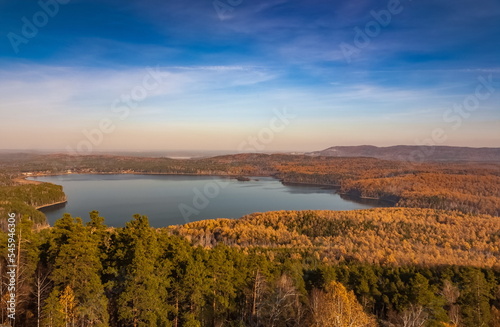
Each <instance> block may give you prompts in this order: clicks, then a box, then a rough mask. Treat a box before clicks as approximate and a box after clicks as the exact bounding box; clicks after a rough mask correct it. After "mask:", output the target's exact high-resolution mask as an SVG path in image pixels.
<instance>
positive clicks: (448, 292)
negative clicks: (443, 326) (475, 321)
mask: <svg viewBox="0 0 500 327" xmlns="http://www.w3.org/2000/svg"><path fill="white" fill-rule="evenodd" d="M441 295H442V296H443V297H444V299H445V300H446V304H447V306H448V317H449V318H450V321H451V323H453V324H454V325H455V326H460V306H459V305H458V304H457V300H458V298H459V297H460V290H459V289H458V287H457V286H455V285H453V283H452V282H450V281H449V280H445V281H444V284H443V289H442V290H441Z"/></svg>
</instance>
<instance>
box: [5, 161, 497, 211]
mask: <svg viewBox="0 0 500 327" xmlns="http://www.w3.org/2000/svg"><path fill="white" fill-rule="evenodd" d="M68 172H71V173H114V174H116V173H126V174H131V173H135V174H190V175H219V176H235V177H236V176H272V177H275V178H278V179H280V180H281V181H282V182H283V183H302V184H321V185H329V186H335V187H338V188H339V191H340V192H341V193H343V194H346V195H348V196H350V197H354V198H356V197H361V198H375V199H379V200H383V201H385V202H387V203H389V204H391V205H396V206H400V207H413V208H432V209H444V210H455V211H460V212H464V213H474V214H489V215H494V216H499V215H500V163H495V162H485V163H481V162H423V163H418V162H405V161H395V160H381V159H375V158H365V157H359V158H356V157H348V158H343V157H321V156H307V155H287V154H273V155H268V154H237V155H226V156H218V157H212V158H197V159H170V158H153V157H124V156H111V155H88V156H70V155H63V154H52V155H36V154H17V155H10V156H9V155H5V154H4V155H0V185H4V186H6V187H7V188H8V189H10V188H12V187H14V186H16V185H15V184H16V182H13V180H14V181H15V180H16V178H17V179H19V178H20V177H21V178H22V177H24V176H25V175H23V174H28V173H29V174H34V175H37V174H39V175H43V174H66V173H68ZM25 187H26V186H25ZM45 187H49V186H45ZM27 188H29V187H27ZM1 191H2V190H0V192H1ZM3 192H6V189H4V190H3ZM9 192H10V193H13V192H15V191H14V190H13V191H9ZM55 192H57V191H56V190H42V189H41V188H40V189H33V190H32V191H30V193H31V198H32V199H35V200H32V201H35V202H36V203H38V204H40V205H42V204H41V203H42V202H43V204H48V203H52V202H51V199H49V197H48V196H47V195H48V194H49V193H50V194H54V193H55ZM54 197H57V198H59V199H62V198H63V197H64V195H63V194H62V191H60V194H59V195H54ZM44 201H46V202H44ZM23 202H24V203H26V204H27V205H29V206H32V204H30V203H27V202H26V201H23ZM0 208H1V204H0ZM0 210H1V209H0Z"/></svg>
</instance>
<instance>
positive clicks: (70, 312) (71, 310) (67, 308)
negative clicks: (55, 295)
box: [59, 285, 77, 326]
mask: <svg viewBox="0 0 500 327" xmlns="http://www.w3.org/2000/svg"><path fill="white" fill-rule="evenodd" d="M59 302H60V303H61V307H62V313H63V314H64V317H65V320H66V324H67V325H69V326H73V325H74V322H75V317H76V305H77V303H76V300H75V293H74V292H73V289H72V288H71V287H70V286H69V285H67V286H66V288H65V289H64V291H63V292H62V294H61V297H60V298H59Z"/></svg>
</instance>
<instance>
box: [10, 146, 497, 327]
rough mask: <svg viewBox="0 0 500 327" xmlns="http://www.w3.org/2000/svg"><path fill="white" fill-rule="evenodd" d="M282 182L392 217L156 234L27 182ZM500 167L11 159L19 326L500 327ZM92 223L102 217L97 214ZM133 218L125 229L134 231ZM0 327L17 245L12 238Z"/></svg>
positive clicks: (239, 158) (350, 214) (262, 219)
mask: <svg viewBox="0 0 500 327" xmlns="http://www.w3.org/2000/svg"><path fill="white" fill-rule="evenodd" d="M69 170H70V171H71V172H72V173H161V174H203V175H226V176H258V175H261V176H274V177H277V178H280V179H281V180H282V181H283V182H285V183H286V182H288V183H311V184H328V185H335V186H338V187H339V190H340V191H341V192H343V193H346V194H350V195H351V196H358V197H373V198H380V199H384V200H387V201H390V202H392V203H394V204H395V205H396V206H397V207H395V208H378V209H370V210H358V211H344V212H333V211H280V212H268V213H255V214H252V215H249V216H246V217H243V218H241V219H237V220H229V219H217V220H207V221H199V222H193V223H190V224H186V225H182V226H170V227H166V228H158V229H154V228H151V227H150V226H149V223H148V220H147V217H144V216H140V215H137V216H135V217H134V218H133V220H132V221H130V222H129V223H127V225H126V227H124V228H108V227H106V226H105V224H104V218H102V217H100V216H99V213H98V212H91V214H90V219H89V222H88V223H83V221H82V220H81V219H80V218H74V217H71V216H70V215H65V216H64V217H62V218H61V219H60V220H58V221H57V222H56V224H55V225H54V226H52V227H48V226H47V225H46V223H45V217H44V216H43V214H41V213H40V212H38V211H37V210H36V209H35V207H39V206H42V205H46V204H50V203H54V202H60V201H64V200H65V195H64V192H63V190H62V188H61V187H59V186H57V185H52V184H48V183H34V184H26V182H25V181H23V180H22V178H20V177H23V174H27V173H33V174H60V173H68V171H69ZM499 182H500V165H499V164H495V163H419V164H417V163H407V162H398V161H387V160H379V159H373V158H328V157H310V156H290V155H262V154H241V155H235V156H220V157H215V158H206V159H192V160H174V159H168V158H139V157H117V156H79V157H78V156H66V155H33V154H29V155H27V154H18V155H8V156H7V155H0V214H1V217H2V219H0V222H1V224H0V227H1V228H2V229H3V230H5V217H6V216H7V213H9V212H15V213H17V220H18V224H17V225H18V228H17V233H18V235H17V236H18V237H17V242H18V243H17V245H18V249H19V254H20V256H19V265H20V267H21V268H20V269H19V277H18V292H17V299H16V301H17V303H18V307H17V309H18V311H17V313H18V315H17V320H16V321H17V325H16V326H54V327H55V326H125V327H128V326H134V327H135V326H137V327H138V326H186V327H194V326H210V327H211V326H213V327H215V326H255V327H267V326H273V327H281V326H283V327H288V326H301V327H302V326H306V327H308V326H311V327H312V326H314V327H320V326H321V327H323V326H335V327H344V326H366V327H368V326H394V327H396V326H397V327H399V326H404V327H410V326H460V327H461V326H467V327H469V326H470V327H477V326H488V327H499V326H500V217H499V216H500V215H499V212H500V210H499V208H500V205H499V196H500V192H499V188H500V183H499ZM89 210H91V208H89ZM125 219H126V218H125ZM0 252H1V253H0V255H1V258H0V276H2V277H1V279H2V283H0V288H1V289H0V290H1V292H0V293H1V303H0V323H4V322H7V316H6V297H7V296H8V294H7V292H6V289H5V285H6V282H7V280H6V274H5V269H6V268H5V267H6V261H5V260H6V256H7V253H8V249H7V234H5V233H0Z"/></svg>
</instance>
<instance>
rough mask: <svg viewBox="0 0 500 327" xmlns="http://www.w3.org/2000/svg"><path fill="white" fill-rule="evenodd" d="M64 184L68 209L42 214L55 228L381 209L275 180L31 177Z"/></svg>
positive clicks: (324, 190)
mask: <svg viewBox="0 0 500 327" xmlns="http://www.w3.org/2000/svg"><path fill="white" fill-rule="evenodd" d="M30 179H32V180H36V181H42V182H49V183H53V184H58V185H62V186H63V188H64V192H65V193H66V196H67V198H68V202H67V203H66V204H64V205H59V206H54V207H50V208H45V209H42V211H43V212H44V213H45V214H46V215H47V218H48V219H49V222H50V224H51V225H53V224H54V222H55V221H56V220H57V219H58V218H60V217H61V216H62V215H63V214H64V213H70V214H71V215H72V216H74V217H82V218H83V219H84V220H85V221H86V220H88V213H89V212H90V211H92V210H98V211H99V212H100V214H101V216H103V217H105V219H106V221H105V223H106V224H107V225H108V226H115V227H121V226H124V225H125V223H126V222H127V221H129V220H131V219H132V216H133V215H134V214H136V213H139V214H141V215H146V216H148V217H149V221H150V223H151V225H152V226H155V227H164V226H168V225H174V224H183V223H186V222H190V221H196V220H202V219H212V218H239V217H241V216H244V215H246V214H250V213H252V212H262V211H272V210H311V209H325V210H353V209H366V208H372V207H375V206H379V205H377V204H374V203H371V204H368V203H360V202H355V201H352V200H348V199H345V198H342V197H340V195H338V194H337V193H336V192H335V190H334V189H329V188H323V187H318V186H297V185H293V186H291V185H283V184H282V183H281V182H280V181H278V180H276V179H274V178H271V177H255V178H251V181H246V182H241V181H237V180H235V179H228V178H223V177H214V176H179V175H123V174H120V175H83V174H82V175H61V176H42V177H32V178H30Z"/></svg>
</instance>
